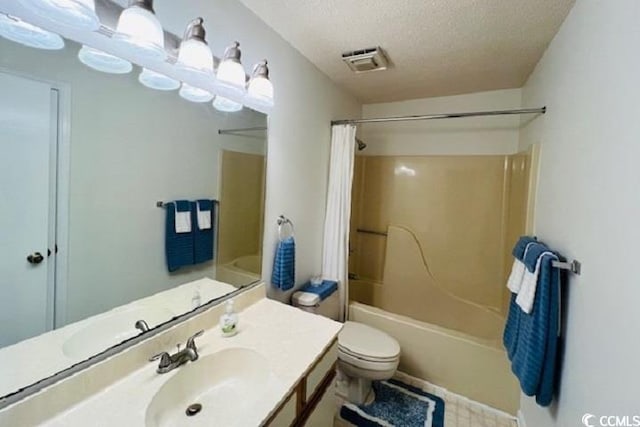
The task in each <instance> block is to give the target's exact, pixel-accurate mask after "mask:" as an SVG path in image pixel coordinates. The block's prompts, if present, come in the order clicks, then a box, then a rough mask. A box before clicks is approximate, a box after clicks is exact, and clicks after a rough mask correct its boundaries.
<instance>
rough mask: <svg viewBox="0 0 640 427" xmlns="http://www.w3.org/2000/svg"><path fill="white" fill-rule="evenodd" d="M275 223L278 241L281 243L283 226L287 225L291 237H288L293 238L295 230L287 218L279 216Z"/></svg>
mask: <svg viewBox="0 0 640 427" xmlns="http://www.w3.org/2000/svg"><path fill="white" fill-rule="evenodd" d="M277 222H278V239H280V241H281V242H282V240H284V238H283V237H282V231H283V230H284V226H285V225H289V227H290V228H291V235H290V236H289V237H294V236H295V229H294V227H293V222H291V220H290V219H289V218H287V217H285V216H284V215H280V216H279V217H278V221H277Z"/></svg>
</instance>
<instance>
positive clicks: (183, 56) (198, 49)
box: [176, 18, 213, 77]
mask: <svg viewBox="0 0 640 427" xmlns="http://www.w3.org/2000/svg"><path fill="white" fill-rule="evenodd" d="M202 24H203V20H202V18H196V19H194V20H193V21H191V22H190V23H189V25H188V26H187V30H186V31H185V34H184V38H183V40H182V43H180V50H179V52H178V61H177V63H176V66H177V67H179V68H182V69H185V70H187V71H195V72H198V73H203V74H205V75H206V76H207V77H209V76H212V75H213V54H212V53H211V49H209V45H207V42H206V41H205V30H204V26H203V25H202Z"/></svg>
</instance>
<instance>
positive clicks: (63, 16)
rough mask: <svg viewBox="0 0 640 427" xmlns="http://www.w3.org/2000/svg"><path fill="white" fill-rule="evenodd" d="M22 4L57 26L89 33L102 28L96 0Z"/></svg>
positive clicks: (40, 0) (22, 0)
mask: <svg viewBox="0 0 640 427" xmlns="http://www.w3.org/2000/svg"><path fill="white" fill-rule="evenodd" d="M20 3H21V4H22V5H23V6H24V7H26V8H27V9H29V10H31V11H33V12H34V13H35V14H36V15H38V16H40V17H42V18H45V19H48V20H50V21H53V22H55V23H57V24H62V25H64V26H67V27H73V28H76V29H80V30H87V31H95V30H97V29H98V28H100V19H99V18H98V15H97V14H96V4H95V1H94V0H20Z"/></svg>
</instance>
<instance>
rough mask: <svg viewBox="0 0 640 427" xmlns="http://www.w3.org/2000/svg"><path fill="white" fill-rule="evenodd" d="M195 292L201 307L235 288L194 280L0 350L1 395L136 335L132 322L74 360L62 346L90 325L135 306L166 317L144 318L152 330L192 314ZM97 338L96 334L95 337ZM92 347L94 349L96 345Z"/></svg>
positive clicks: (213, 281)
mask: <svg viewBox="0 0 640 427" xmlns="http://www.w3.org/2000/svg"><path fill="white" fill-rule="evenodd" d="M196 289H197V290H198V292H199V293H200V297H201V303H202V304H204V303H206V302H208V301H210V300H213V299H216V298H219V297H222V296H224V295H227V294H229V293H230V292H233V291H235V290H236V289H237V288H235V287H234V286H232V285H229V284H227V283H222V282H219V281H216V280H213V279H209V278H203V279H199V280H195V281H192V282H189V283H185V284H183V285H180V286H177V287H175V288H172V289H169V290H166V291H163V292H159V293H157V294H154V295H151V296H149V297H146V298H142V299H140V300H136V301H134V302H132V303H129V304H125V305H122V306H119V307H116V308H114V309H112V310H109V311H106V312H104V313H100V314H97V315H95V316H91V317H89V318H87V319H84V320H81V321H78V322H75V323H71V324H69V325H66V326H64V327H62V328H59V329H55V330H53V331H50V332H46V333H44V334H42V335H39V336H36V337H33V338H30V339H27V340H24V341H21V342H19V343H17V344H14V345H11V346H8V347H4V348H2V349H0V360H1V361H2V363H1V364H0V378H1V379H2V380H1V381H0V396H4V395H6V394H8V393H11V392H14V391H17V390H18V389H20V388H22V387H25V386H27V385H30V384H33V383H34V382H36V381H39V380H41V379H43V378H47V377H49V376H51V375H53V374H54V373H56V372H59V371H61V370H63V369H66V368H68V367H70V366H71V365H73V364H75V363H78V362H81V361H83V360H85V359H87V358H88V357H89V356H92V355H94V354H97V353H99V352H101V351H103V350H106V349H107V348H109V347H111V346H113V345H115V344H118V343H120V342H122V341H123V340H125V339H128V338H131V337H133V336H135V335H137V334H139V331H137V330H136V329H135V328H134V325H133V323H132V324H131V325H130V326H129V327H128V330H127V331H124V332H125V333H124V334H122V335H121V336H118V337H115V338H111V339H110V338H109V337H106V338H105V340H104V342H103V343H102V344H101V345H99V346H97V347H96V348H99V350H96V351H95V352H93V351H91V352H89V353H88V354H83V355H79V356H78V357H74V356H73V355H71V354H67V353H65V352H64V351H63V346H64V344H65V342H67V340H69V339H70V338H71V337H73V335H74V334H75V333H76V332H81V331H82V330H83V329H84V328H88V327H91V326H92V324H93V323H95V322H100V321H102V320H103V319H105V320H107V321H110V320H111V319H114V317H112V316H118V315H119V314H123V315H126V313H127V312H128V311H130V310H135V309H136V308H138V307H150V308H154V307H155V308H162V309H163V310H165V311H166V313H167V317H166V318H165V317H162V318H158V319H146V320H147V321H148V323H149V326H150V327H151V328H153V327H154V326H157V325H158V324H160V323H162V322H165V321H167V320H169V319H170V318H171V317H173V316H177V315H180V314H183V313H186V312H188V311H191V310H192V308H193V307H192V301H191V300H192V298H193V295H194V292H195V290H196ZM132 322H135V320H133V321H132ZM96 335H97V332H96V334H94V337H95V336H96ZM93 344H94V346H96V344H97V343H93Z"/></svg>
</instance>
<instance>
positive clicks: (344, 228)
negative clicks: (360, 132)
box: [322, 125, 356, 320]
mask: <svg viewBox="0 0 640 427" xmlns="http://www.w3.org/2000/svg"><path fill="white" fill-rule="evenodd" d="M355 141H356V127H355V126H354V125H334V126H333V127H332V129H331V160H330V166H329V188H328V194H327V212H326V216H325V221H324V245H323V248H322V275H323V277H324V278H326V279H330V280H337V281H338V283H339V286H338V292H339V296H340V320H345V319H346V316H347V312H346V311H347V310H346V307H347V296H348V290H347V286H348V281H347V279H348V272H347V270H348V262H349V222H350V219H351V182H352V180H353V163H354V158H353V156H354V150H355Z"/></svg>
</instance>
